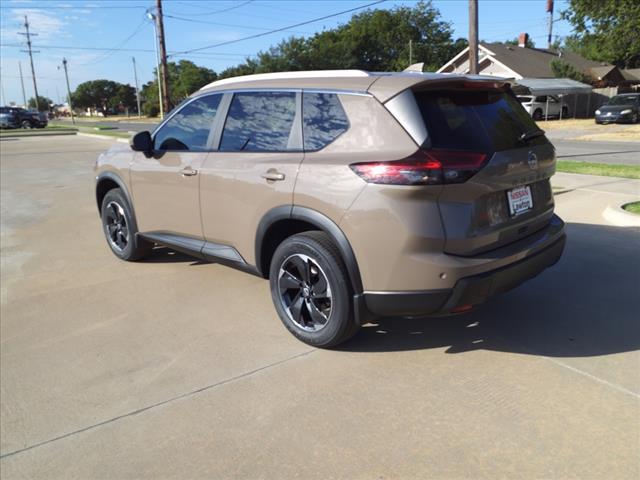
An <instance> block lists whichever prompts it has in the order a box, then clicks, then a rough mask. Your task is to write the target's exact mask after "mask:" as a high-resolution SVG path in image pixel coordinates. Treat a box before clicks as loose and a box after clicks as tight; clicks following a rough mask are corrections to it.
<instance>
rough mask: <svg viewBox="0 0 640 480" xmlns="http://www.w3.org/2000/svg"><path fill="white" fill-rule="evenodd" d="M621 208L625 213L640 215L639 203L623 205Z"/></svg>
mask: <svg viewBox="0 0 640 480" xmlns="http://www.w3.org/2000/svg"><path fill="white" fill-rule="evenodd" d="M622 208H624V209H625V210H626V211H627V212H631V213H635V214H636V215H640V202H631V203H627V204H626V205H623V206H622Z"/></svg>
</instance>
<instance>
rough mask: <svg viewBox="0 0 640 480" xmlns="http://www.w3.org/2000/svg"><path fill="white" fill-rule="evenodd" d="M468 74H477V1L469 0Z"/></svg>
mask: <svg viewBox="0 0 640 480" xmlns="http://www.w3.org/2000/svg"><path fill="white" fill-rule="evenodd" d="M469 73H470V74H472V75H477V74H478V0H469Z"/></svg>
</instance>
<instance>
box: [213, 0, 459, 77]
mask: <svg viewBox="0 0 640 480" xmlns="http://www.w3.org/2000/svg"><path fill="white" fill-rule="evenodd" d="M452 35H453V31H452V29H451V25H450V24H449V23H447V22H444V21H442V20H441V18H440V12H439V11H438V10H437V9H436V8H434V7H433V5H432V4H431V2H430V1H428V2H419V3H417V4H416V5H415V6H413V7H404V6H403V7H396V8H394V9H393V10H367V11H365V12H362V13H360V14H358V15H354V16H353V17H351V20H350V21H349V22H348V23H346V24H344V25H341V26H339V27H337V28H334V29H331V30H326V31H323V32H320V33H316V34H315V35H313V36H311V37H309V38H306V39H305V38H300V37H291V38H289V39H288V40H285V41H283V42H281V43H279V44H278V45H277V46H275V47H272V48H270V49H268V50H267V51H265V52H260V53H259V54H258V55H257V59H256V60H253V59H251V60H247V61H246V62H244V63H242V64H240V65H238V66H236V67H232V68H228V69H226V70H224V71H223V72H222V73H221V74H220V78H225V77H231V76H235V75H241V74H250V73H264V72H274V71H291V70H322V69H342V68H358V69H363V70H371V71H399V70H404V69H405V68H407V67H408V66H409V64H410V58H409V57H410V50H411V62H412V63H417V62H424V64H425V69H426V70H437V69H438V68H440V66H442V65H443V64H444V63H446V62H447V61H448V60H449V59H450V58H451V57H453V56H454V55H455V54H457V53H458V52H460V50H462V49H463V48H464V47H466V45H467V42H466V40H464V39H458V40H455V41H454V40H453V37H452ZM410 43H411V47H410Z"/></svg>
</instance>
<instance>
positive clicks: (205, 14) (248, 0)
mask: <svg viewBox="0 0 640 480" xmlns="http://www.w3.org/2000/svg"><path fill="white" fill-rule="evenodd" d="M252 2H253V0H247V1H246V2H242V3H241V4H239V5H234V6H233V7H228V8H223V9H222V10H214V11H213V12H206V13H180V14H181V15H185V16H187V17H202V16H208V15H216V14H218V13H225V12H230V11H231V10H235V9H237V8H240V7H244V6H245V5H249V4H250V3H252ZM164 16H165V17H168V16H169V15H168V14H166V13H165V14H164Z"/></svg>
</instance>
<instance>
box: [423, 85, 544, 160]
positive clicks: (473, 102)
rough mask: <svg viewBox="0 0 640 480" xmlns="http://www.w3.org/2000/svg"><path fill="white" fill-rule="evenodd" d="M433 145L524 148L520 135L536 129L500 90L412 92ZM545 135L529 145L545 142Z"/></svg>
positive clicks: (484, 149)
mask: <svg viewBox="0 0 640 480" xmlns="http://www.w3.org/2000/svg"><path fill="white" fill-rule="evenodd" d="M415 97H416V101H417V102H418V106H419V107H420V111H421V113H422V118H423V119H424V122H425V125H426V127H427V131H428V132H429V138H430V140H431V145H432V146H433V147H434V148H447V149H454V150H471V151H476V152H494V151H500V150H508V149H512V148H518V147H523V146H524V145H523V144H522V143H520V141H519V137H520V135H522V134H523V133H525V132H530V131H533V130H537V129H538V127H537V126H536V124H535V122H534V121H533V120H532V118H531V116H530V115H529V114H528V113H527V111H526V110H525V109H524V108H523V107H522V105H521V104H520V102H519V101H518V100H517V99H516V98H515V97H514V96H513V95H511V94H510V93H509V92H501V91H495V90H494V91H472V90H448V91H423V92H415ZM546 141H547V140H546V139H545V137H544V136H542V137H537V138H535V139H532V140H531V141H530V142H529V143H528V145H533V144H540V143H545V142H546Z"/></svg>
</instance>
